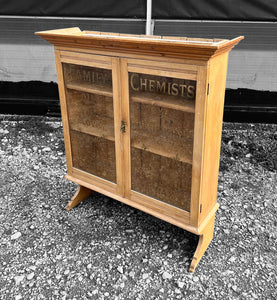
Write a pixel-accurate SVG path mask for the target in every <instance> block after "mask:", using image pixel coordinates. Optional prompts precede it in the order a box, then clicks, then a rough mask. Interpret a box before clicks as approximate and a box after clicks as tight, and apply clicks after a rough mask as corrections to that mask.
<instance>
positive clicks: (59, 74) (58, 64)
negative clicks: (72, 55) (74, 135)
mask: <svg viewBox="0 0 277 300" xmlns="http://www.w3.org/2000/svg"><path fill="white" fill-rule="evenodd" d="M55 61H56V69H57V79H58V87H59V98H60V106H61V115H62V123H63V133H64V146H65V155H66V162H67V172H68V174H69V175H72V165H73V163H72V152H71V143H70V133H69V120H68V111H67V105H66V95H65V86H64V78H63V70H62V63H61V57H60V51H59V50H57V49H56V48H55Z"/></svg>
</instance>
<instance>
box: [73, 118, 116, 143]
mask: <svg viewBox="0 0 277 300" xmlns="http://www.w3.org/2000/svg"><path fill="white" fill-rule="evenodd" d="M70 129H72V130H74V131H79V132H82V133H86V134H89V135H93V136H98V137H101V138H104V139H106V140H109V141H113V142H114V140H115V139H114V124H113V120H112V119H109V118H103V117H97V116H95V118H94V119H93V123H92V124H82V123H74V122H71V124H70Z"/></svg>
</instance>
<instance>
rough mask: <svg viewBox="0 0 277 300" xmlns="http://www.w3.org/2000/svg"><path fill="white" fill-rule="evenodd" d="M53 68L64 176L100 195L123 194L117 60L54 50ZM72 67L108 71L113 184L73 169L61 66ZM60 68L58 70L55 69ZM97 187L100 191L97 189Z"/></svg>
mask: <svg viewBox="0 0 277 300" xmlns="http://www.w3.org/2000/svg"><path fill="white" fill-rule="evenodd" d="M56 52H58V53H56V65H57V77H58V83H59V84H58V85H59V95H60V103H61V110H62V118H63V130H64V142H65V151H66V158H67V159H66V160H67V170H68V175H69V176H73V177H75V178H77V179H80V180H83V181H86V182H88V183H89V184H91V185H94V186H95V190H96V191H97V190H98V191H99V192H101V189H104V190H107V191H109V192H111V193H114V194H117V195H119V196H122V195H123V172H122V151H121V135H120V130H119V129H120V125H119V124H120V120H121V112H120V110H121V108H120V107H121V105H120V70H119V60H118V58H113V57H109V56H102V55H93V54H86V53H78V56H76V52H71V51H66V50H56ZM63 63H68V64H75V65H80V66H87V67H93V68H100V69H106V70H111V72H112V99H113V112H114V114H113V115H114V137H115V142H114V143H115V157H116V161H115V164H116V183H114V182H111V181H108V180H106V179H103V178H101V177H98V176H95V175H93V174H91V173H88V172H85V171H82V170H80V169H78V168H75V167H74V166H73V161H72V148H71V139H70V138H71V136H70V119H69V114H68V109H67V103H66V83H65V81H64V74H63V70H62V64H63ZM58 66H60V67H58ZM99 188H100V190H99Z"/></svg>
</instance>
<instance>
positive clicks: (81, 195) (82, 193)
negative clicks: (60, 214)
mask: <svg viewBox="0 0 277 300" xmlns="http://www.w3.org/2000/svg"><path fill="white" fill-rule="evenodd" d="M92 193H93V191H92V190H90V189H88V188H86V187H84V186H82V185H79V186H78V190H77V191H76V193H75V195H74V196H73V197H72V198H71V200H70V202H69V203H68V204H67V206H66V210H71V208H73V207H75V206H76V205H78V204H79V203H80V202H82V201H83V200H84V199H86V198H87V197H88V196H89V195H90V194H92Z"/></svg>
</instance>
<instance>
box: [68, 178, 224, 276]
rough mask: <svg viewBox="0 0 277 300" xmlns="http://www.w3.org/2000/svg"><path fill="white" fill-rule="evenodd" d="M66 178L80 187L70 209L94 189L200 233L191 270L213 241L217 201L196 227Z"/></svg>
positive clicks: (81, 181) (70, 203)
mask: <svg viewBox="0 0 277 300" xmlns="http://www.w3.org/2000/svg"><path fill="white" fill-rule="evenodd" d="M65 178H66V179H68V180H70V181H72V182H75V183H77V184H78V189H77V191H76V193H75V195H74V196H73V197H72V198H71V200H70V202H69V203H68V205H67V206H66V209H67V210H68V211H69V210H71V209H72V208H73V207H75V206H77V205H78V204H79V203H80V202H82V201H83V200H84V199H86V198H87V197H88V196H90V195H91V194H92V193H93V192H94V191H97V192H100V193H102V194H104V195H106V196H108V197H111V198H113V199H115V200H118V201H121V202H123V203H125V204H127V205H130V206H132V207H135V208H137V209H139V210H142V211H144V212H146V213H148V214H151V215H153V216H155V217H157V218H160V219H162V220H164V221H166V222H168V223H171V224H173V225H175V226H178V227H180V228H182V229H185V230H187V231H189V232H191V233H193V234H196V235H198V236H199V240H198V245H197V248H196V250H195V253H194V255H193V258H192V261H191V264H190V267H189V272H194V271H195V268H196V266H197V265H198V263H199V261H200V260H201V258H202V256H203V255H204V253H205V251H206V249H207V248H208V246H209V244H210V242H211V241H212V238H213V233H214V220H215V213H216V211H217V209H218V207H219V204H218V203H216V205H215V206H214V207H213V209H212V210H211V211H210V213H209V214H208V215H207V217H206V218H205V219H204V220H203V221H202V223H201V225H200V226H199V227H195V226H192V225H190V224H187V223H182V222H180V221H179V220H176V219H174V218H172V217H169V216H167V215H164V214H162V213H159V212H157V211H155V210H151V209H149V208H148V207H145V206H143V205H141V204H139V203H136V202H135V201H132V200H128V199H126V198H123V197H120V196H118V195H114V194H112V193H111V192H108V191H106V190H102V189H101V188H97V187H96V186H94V185H92V184H90V183H87V182H85V181H83V180H80V179H77V178H75V177H73V176H70V175H66V176H65Z"/></svg>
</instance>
